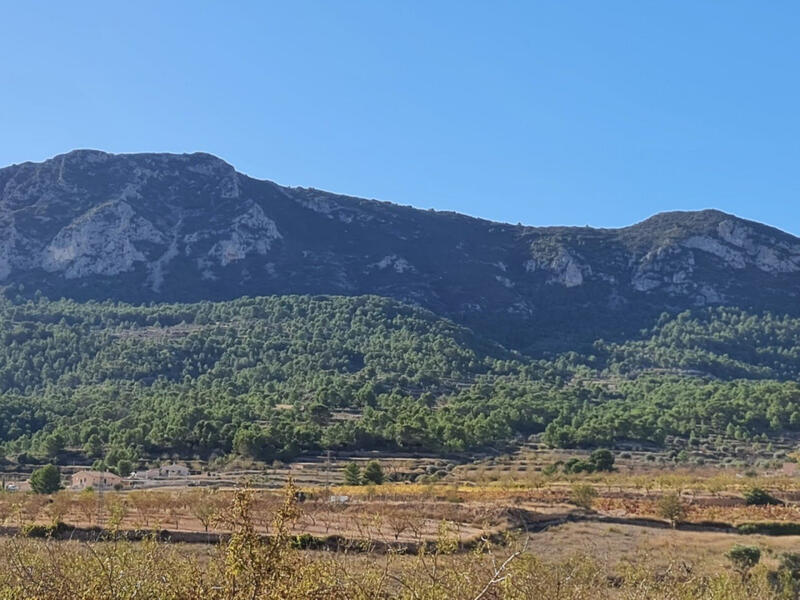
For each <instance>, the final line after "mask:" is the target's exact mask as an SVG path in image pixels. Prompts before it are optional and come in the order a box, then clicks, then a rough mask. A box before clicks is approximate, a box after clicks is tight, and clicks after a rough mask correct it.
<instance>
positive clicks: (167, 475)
mask: <svg viewBox="0 0 800 600" xmlns="http://www.w3.org/2000/svg"><path fill="white" fill-rule="evenodd" d="M135 476H136V479H178V478H181V477H188V476H189V467H187V466H186V465H179V464H176V463H173V464H171V465H164V466H163V467H157V468H155V469H147V471H138V472H136V473H135Z"/></svg>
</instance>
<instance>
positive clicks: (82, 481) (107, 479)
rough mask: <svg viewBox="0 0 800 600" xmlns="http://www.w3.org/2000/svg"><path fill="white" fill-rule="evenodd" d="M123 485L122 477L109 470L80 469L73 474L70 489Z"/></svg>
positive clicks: (99, 488) (97, 488) (108, 487)
mask: <svg viewBox="0 0 800 600" xmlns="http://www.w3.org/2000/svg"><path fill="white" fill-rule="evenodd" d="M116 485H122V478H121V477H119V476H117V475H114V473H109V472H108V471H78V472H77V473H75V474H74V475H73V476H72V484H71V485H70V489H73V490H85V489H86V488H88V487H91V488H94V489H96V490H109V489H111V488H113V487H114V486H116Z"/></svg>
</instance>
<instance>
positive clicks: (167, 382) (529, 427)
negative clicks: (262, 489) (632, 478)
mask: <svg viewBox="0 0 800 600" xmlns="http://www.w3.org/2000/svg"><path fill="white" fill-rule="evenodd" d="M798 356H800V320H797V319H791V318H788V317H777V316H774V315H769V314H765V315H748V314H746V313H744V312H742V311H738V310H733V309H714V310H703V311H697V312H694V313H683V314H681V315H678V316H677V317H673V318H671V317H667V316H664V317H662V318H661V319H660V320H658V322H657V323H656V324H655V325H654V327H653V329H651V330H647V331H643V332H642V334H641V336H640V337H639V338H638V339H635V340H631V341H629V342H626V343H624V344H607V343H604V342H602V341H599V342H597V343H596V344H595V348H594V352H593V353H592V354H588V353H586V354H578V353H575V352H572V353H566V354H562V355H560V356H558V357H557V358H554V359H552V360H550V361H543V360H532V359H530V358H528V357H525V356H523V355H521V354H518V353H515V352H509V351H507V350H505V349H503V348H502V347H500V346H497V345H496V344H493V343H491V342H486V341H484V340H482V339H481V338H479V337H478V336H476V335H474V334H473V333H472V332H470V331H469V330H468V329H466V328H463V327H459V326H457V325H454V324H453V323H452V322H450V321H447V320H445V319H442V318H439V317H437V316H436V315H434V314H433V313H430V312H428V311H425V310H423V309H420V308H416V307H412V306H408V305H404V304H402V303H399V302H396V301H393V300H389V299H385V298H379V297H354V298H343V297H310V296H280V297H269V298H256V299H253V298H242V299H239V300H235V301H231V302H221V303H211V302H203V303H198V304H162V305H152V306H131V305H126V304H119V303H113V302H101V303H98V302H87V303H77V302H73V301H67V300H60V301H49V300H46V299H43V298H38V299H35V300H30V301H25V302H12V301H9V300H0V442H2V444H3V446H2V450H3V452H4V453H5V454H19V453H23V456H24V457H27V458H31V457H32V456H33V457H39V459H40V460H45V459H48V460H53V459H57V458H58V457H60V456H63V455H65V453H71V454H72V456H73V457H77V456H78V455H80V456H83V457H84V458H85V459H88V460H94V461H96V464H97V465H98V466H102V467H109V468H115V469H118V470H120V471H127V470H129V469H130V468H131V467H132V466H135V465H136V464H137V462H138V461H140V460H141V459H144V458H148V457H157V456H160V455H164V454H168V455H179V456H203V457H213V456H215V455H216V456H221V455H224V454H228V453H231V452H236V453H239V454H242V455H247V456H251V457H253V458H257V459H261V460H267V461H269V460H274V459H290V458H292V457H294V456H296V455H297V454H298V453H301V452H307V451H320V450H325V449H333V450H337V449H354V448H360V449H389V450H397V449H400V450H409V451H417V450H426V451H437V452H458V451H464V450H469V449H475V448H486V447H491V446H498V445H503V444H505V443H507V442H508V441H509V440H513V439H514V438H517V437H525V436H528V435H530V434H536V433H541V434H543V439H544V441H546V442H547V443H548V444H551V445H554V446H566V447H575V446H579V447H593V446H610V445H612V444H614V443H615V442H618V441H620V440H638V441H648V442H652V443H655V444H662V443H664V441H665V440H666V439H667V438H668V436H680V437H685V438H690V437H693V436H695V437H697V436H702V437H708V436H714V435H716V436H723V437H730V438H737V439H748V438H752V437H755V436H762V435H764V434H767V435H770V434H773V433H780V432H784V431H787V430H800V387H799V386H798V385H797V383H795V382H793V381H791V379H792V378H794V377H796V376H797V375H798V374H800V373H798V370H800V366H799V365H798V361H797V357H798Z"/></svg>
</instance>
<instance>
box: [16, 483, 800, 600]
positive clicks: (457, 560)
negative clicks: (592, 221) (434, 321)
mask: <svg viewBox="0 0 800 600" xmlns="http://www.w3.org/2000/svg"><path fill="white" fill-rule="evenodd" d="M753 486H760V487H763V488H764V489H767V490H769V491H770V493H772V494H774V495H775V496H777V497H779V498H780V499H781V500H783V501H785V504H784V505H779V506H745V503H744V498H743V494H744V491H745V490H747V489H748V488H750V487H753ZM589 490H591V492H589ZM297 491H298V490H296V489H295V488H294V487H293V484H290V486H289V488H288V490H284V491H264V490H260V491H254V490H213V489H210V488H186V489H176V490H148V491H134V492H112V493H104V494H98V493H94V492H69V491H61V492H58V493H56V494H54V495H52V496H37V495H33V494H20V493H16V494H0V521H2V523H4V524H5V525H6V526H8V527H15V528H19V533H18V534H16V535H13V536H12V537H7V538H6V539H5V540H3V541H2V542H0V599H5V598H8V599H15V600H16V599H28V598H41V599H43V600H48V599H50V598H53V599H55V598H59V599H60V600H61V599H64V598H87V599H88V598H92V599H94V598H97V599H100V600H102V599H105V598H118V599H126V598H156V599H160V598H170V599H184V598H186V599H189V598H211V599H212V600H214V599H219V600H222V599H230V600H238V599H240V598H252V599H271V598H287V599H292V598H333V599H336V598H364V599H366V598H408V599H414V598H419V599H426V600H427V599H431V600H434V599H438V598H447V599H448V600H461V599H478V598H480V599H498V600H499V599H527V598H530V599H532V600H533V599H537V600H538V599H540V598H548V599H549V598H555V599H561V598H563V599H565V600H566V599H570V600H571V599H584V598H585V599H587V600H588V599H590V598H591V599H594V598H600V599H604V598H608V599H617V598H620V599H622V598H624V599H633V598H641V599H645V598H646V599H654V600H661V599H664V600H666V599H670V600H672V599H675V600H682V599H690V598H711V599H715V598H716V599H720V600H738V599H740V598H741V599H744V598H764V599H776V600H777V599H782V598H786V599H788V598H797V597H800V595H798V593H797V591H798V590H800V587H798V588H797V589H795V582H794V580H793V579H792V578H791V577H790V576H789V575H787V573H789V571H786V570H785V569H784V570H783V571H781V570H780V566H781V564H782V563H781V560H782V559H781V557H782V556H783V554H784V553H789V552H793V551H794V550H796V549H797V548H798V547H800V537H794V536H785V537H767V536H763V535H749V536H743V535H738V534H733V533H725V532H720V531H685V530H681V529H680V527H679V528H678V529H677V530H673V529H671V528H668V527H666V528H654V527H653V526H642V523H638V522H635V521H633V520H630V522H626V521H625V519H626V518H630V519H634V518H640V517H649V518H653V519H662V520H665V519H667V516H666V515H665V514H663V508H662V504H663V503H662V502H660V501H661V500H662V499H663V498H665V497H671V498H672V499H673V504H674V503H675V502H677V503H679V507H680V508H681V511H678V512H677V513H674V514H677V515H678V516H679V518H680V520H681V521H686V522H695V523H700V522H702V521H709V520H714V521H723V522H726V523H733V524H735V523H740V522H753V521H756V522H757V521H764V522H776V521H777V522H788V523H800V508H799V507H798V506H797V505H796V501H797V499H798V498H800V485H798V483H797V482H795V481H794V480H792V479H790V478H780V477H757V478H743V477H737V476H736V475H735V474H734V473H729V472H725V471H720V470H716V471H702V472H700V471H688V470H687V471H675V472H671V473H667V474H661V475H660V476H658V477H657V478H650V479H647V478H645V477H644V476H642V475H639V474H627V473H624V472H617V473H611V474H604V475H602V476H600V475H583V476H563V475H556V476H553V477H549V478H547V477H543V476H541V475H537V476H536V477H535V478H524V479H523V478H520V479H516V480H514V481H490V482H483V483H479V484H476V483H474V482H470V483H468V484H460V485H459V484H456V483H449V484H446V483H441V484H387V485H383V486H374V487H365V486H362V487H351V488H347V487H338V488H306V489H304V490H303V495H302V497H301V496H299V495H298V496H296V493H297ZM577 491H580V492H581V494H577ZM342 497H347V499H346V500H343V499H342ZM579 499H580V500H581V501H580V502H577V500H579ZM576 503H577V504H582V505H583V506H582V507H578V506H576ZM570 515H572V516H573V517H576V516H577V515H580V518H583V519H590V520H584V521H579V522H569V521H568V520H567V517H569V516H570ZM601 517H607V518H612V517H613V518H616V519H618V520H619V519H621V522H618V523H608V522H598V521H597V519H598V518H601ZM576 518H577V517H576ZM591 519H595V520H594V521H592V520H591ZM58 523H68V524H71V525H76V526H82V527H87V526H95V527H101V528H103V530H104V531H105V535H106V541H95V542H78V541H69V540H67V541H64V540H56V539H46V538H45V539H31V538H30V537H26V535H30V534H31V532H36V533H38V534H40V535H42V534H43V535H46V534H47V532H48V530H47V529H46V528H45V526H50V527H53V526H55V525H57V524H58ZM558 523H560V524H558ZM33 524H38V525H39V526H40V527H39V528H38V529H35V530H32V529H31V526H32V525H33ZM540 524H547V527H546V528H545V529H544V530H541V527H539V526H538V525H540ZM645 525H646V523H645ZM543 526H544V525H542V527H543ZM526 528H527V530H526ZM133 529H139V530H141V529H144V530H151V531H158V530H161V529H169V530H170V531H175V532H180V531H185V532H206V531H207V532H211V533H223V534H224V536H223V537H222V538H220V542H219V543H218V544H216V543H215V544H200V543H198V544H191V545H182V544H170V543H166V542H162V541H158V538H157V537H152V538H146V539H145V540H144V541H138V542H134V541H126V540H125V539H124V538H121V537H119V536H115V534H116V533H117V532H120V533H121V532H122V531H123V530H133ZM52 531H56V530H55V529H53V530H52ZM265 536H266V537H265ZM309 536H311V537H309ZM333 536H338V537H340V538H347V539H349V540H351V542H352V543H349V544H342V545H339V546H336V547H335V549H336V550H338V551H336V552H331V551H330V550H331V549H334V548H333V547H331V546H325V545H324V544H323V545H321V546H320V545H318V544H316V545H315V544H309V543H308V542H309V539H316V540H325V539H328V538H330V537H333ZM215 539H216V538H215ZM737 543H747V544H751V545H754V546H756V547H758V548H759V549H760V550H761V551H762V557H763V558H762V560H761V562H760V564H759V565H757V566H756V567H755V568H754V569H753V570H752V571H749V572H748V573H747V574H746V576H743V575H742V573H740V572H737V571H735V570H734V569H732V568H731V566H730V565H729V562H728V560H727V559H726V557H725V555H726V552H727V551H728V550H729V549H730V548H731V547H732V546H733V545H734V544H737ZM309 547H312V548H318V549H317V550H309V549H306V548H309ZM323 548H325V549H326V550H323ZM781 573H782V575H780V577H783V578H784V579H780V577H779V576H778V575H777V574H781ZM787 577H788V579H787Z"/></svg>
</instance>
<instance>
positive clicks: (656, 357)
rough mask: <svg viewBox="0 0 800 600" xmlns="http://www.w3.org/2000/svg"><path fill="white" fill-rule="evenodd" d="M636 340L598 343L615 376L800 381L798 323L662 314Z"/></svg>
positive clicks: (734, 313) (738, 314)
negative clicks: (662, 372)
mask: <svg viewBox="0 0 800 600" xmlns="http://www.w3.org/2000/svg"><path fill="white" fill-rule="evenodd" d="M642 333H643V336H642V339H640V340H634V341H628V342H625V343H622V344H605V343H603V342H598V343H597V344H595V348H596V350H597V351H598V353H599V354H600V355H601V356H603V358H604V360H605V361H606V364H607V365H608V367H609V370H610V371H611V372H613V373H624V374H627V373H632V372H637V371H641V370H645V369H674V370H688V371H700V372H702V373H705V374H710V375H714V376H716V377H721V378H726V379H728V378H750V379H752V378H759V379H798V378H800V319H798V318H795V317H789V316H776V315H773V314H770V313H764V314H760V315H754V314H749V313H747V312H745V311H742V310H739V309H734V308H712V309H707V310H703V311H695V312H683V313H681V314H679V315H677V316H676V317H672V316H670V315H667V314H664V315H662V316H661V318H660V319H659V320H658V322H657V323H656V324H655V326H654V327H653V328H652V329H651V330H648V331H644V332H642Z"/></svg>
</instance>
